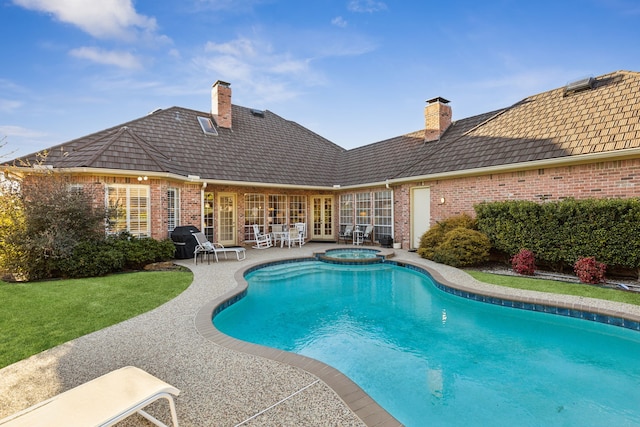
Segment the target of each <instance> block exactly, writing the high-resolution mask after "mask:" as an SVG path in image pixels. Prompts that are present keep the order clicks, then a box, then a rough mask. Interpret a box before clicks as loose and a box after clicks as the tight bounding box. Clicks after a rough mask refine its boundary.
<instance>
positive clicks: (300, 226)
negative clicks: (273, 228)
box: [295, 222, 307, 246]
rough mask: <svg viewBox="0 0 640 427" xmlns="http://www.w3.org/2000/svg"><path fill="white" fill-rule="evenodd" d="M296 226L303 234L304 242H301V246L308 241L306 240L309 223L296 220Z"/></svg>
mask: <svg viewBox="0 0 640 427" xmlns="http://www.w3.org/2000/svg"><path fill="white" fill-rule="evenodd" d="M295 227H296V228H297V229H298V231H299V232H300V234H301V235H302V243H301V244H300V246H302V245H304V244H305V243H307V242H306V241H305V240H304V239H305V238H306V237H307V224H305V223H304V222H296V223H295Z"/></svg>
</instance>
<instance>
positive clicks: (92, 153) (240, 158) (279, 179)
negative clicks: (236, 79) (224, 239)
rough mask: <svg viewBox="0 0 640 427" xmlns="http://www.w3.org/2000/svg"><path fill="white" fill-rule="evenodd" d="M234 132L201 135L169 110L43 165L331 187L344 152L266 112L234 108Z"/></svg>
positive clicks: (184, 114)
mask: <svg viewBox="0 0 640 427" xmlns="http://www.w3.org/2000/svg"><path fill="white" fill-rule="evenodd" d="M232 114H233V126H232V129H224V128H217V131H218V135H205V134H204V133H203V131H202V129H201V128H200V125H199V123H198V120H197V117H198V116H203V117H209V115H208V114H207V113H203V112H198V111H194V110H188V109H184V108H178V107H172V108H169V109H166V110H161V111H158V112H155V113H153V114H150V115H148V116H145V117H142V118H140V119H137V120H134V121H131V122H128V123H125V124H124V125H122V126H119V127H114V128H111V129H107V130H104V131H101V132H98V133H95V134H92V135H88V136H86V137H83V138H80V139H76V140H74V141H70V142H68V143H66V144H62V145H60V146H57V147H54V148H53V149H50V154H49V157H48V158H47V162H46V163H47V164H52V165H54V166H55V167H60V168H72V167H75V168H78V167H88V168H106V169H121V170H136V171H148V172H168V173H174V174H178V175H183V176H188V175H197V176H199V177H200V178H202V179H215V180H225V181H244V182H264V183H273V184H293V185H309V186H326V185H332V184H333V180H334V179H335V176H336V166H337V163H338V162H337V159H338V157H339V156H340V154H342V153H343V152H344V149H342V148H340V147H338V146H337V145H335V144H333V143H332V142H330V141H328V140H326V139H324V138H322V137H320V136H319V135H317V134H315V133H313V132H311V131H309V130H308V129H305V128H303V127H302V126H300V125H298V124H297V123H294V122H291V121H287V120H284V119H283V118H281V117H279V116H278V115H276V114H273V113H271V112H270V111H264V112H263V114H254V113H252V110H251V109H249V108H244V107H239V106H235V105H234V106H233V112H232Z"/></svg>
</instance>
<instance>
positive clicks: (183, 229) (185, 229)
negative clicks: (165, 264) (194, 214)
mask: <svg viewBox="0 0 640 427" xmlns="http://www.w3.org/2000/svg"><path fill="white" fill-rule="evenodd" d="M198 232H200V230H198V227H194V226H193V225H182V226H180V227H176V228H174V229H173V231H172V232H171V240H173V244H174V245H175V246H176V255H175V257H176V259H187V258H192V257H193V252H194V251H195V250H196V245H197V244H198V242H196V238H195V237H193V235H192V233H198Z"/></svg>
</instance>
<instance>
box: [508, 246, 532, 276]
mask: <svg viewBox="0 0 640 427" xmlns="http://www.w3.org/2000/svg"><path fill="white" fill-rule="evenodd" d="M511 266H512V267H513V271H515V272H516V273H518V274H524V275H526V276H533V273H535V271H536V259H535V256H534V255H533V252H531V251H530V250H528V249H520V251H519V252H518V253H517V254H515V255H514V256H513V257H511Z"/></svg>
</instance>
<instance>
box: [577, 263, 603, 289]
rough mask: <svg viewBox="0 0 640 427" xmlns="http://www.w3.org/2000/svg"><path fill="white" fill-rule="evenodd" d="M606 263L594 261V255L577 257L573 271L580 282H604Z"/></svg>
mask: <svg viewBox="0 0 640 427" xmlns="http://www.w3.org/2000/svg"><path fill="white" fill-rule="evenodd" d="M606 270H607V265H606V264H604V263H602V262H598V261H596V258H595V257H586V258H579V259H578V261H576V263H575V264H574V265H573V271H575V272H576V275H577V276H578V278H579V279H580V281H581V282H582V283H591V284H597V283H604V282H605V281H606V279H605V272H606Z"/></svg>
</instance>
